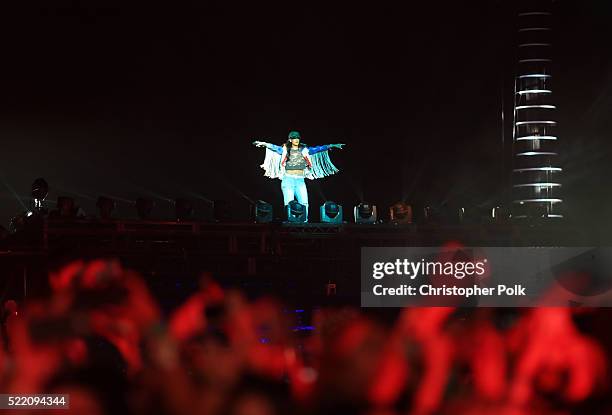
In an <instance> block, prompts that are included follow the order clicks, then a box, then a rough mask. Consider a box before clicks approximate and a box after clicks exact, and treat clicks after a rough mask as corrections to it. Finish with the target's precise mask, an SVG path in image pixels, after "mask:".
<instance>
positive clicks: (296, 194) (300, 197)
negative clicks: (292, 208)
mask: <svg viewBox="0 0 612 415" xmlns="http://www.w3.org/2000/svg"><path fill="white" fill-rule="evenodd" d="M281 190H282V191H283V199H284V202H285V206H287V205H288V204H289V202H291V201H292V200H293V199H297V201H298V202H299V203H300V204H302V205H304V206H306V219H308V191H307V190H306V183H305V182H304V177H301V176H294V175H292V174H285V175H284V176H283V180H282V181H281Z"/></svg>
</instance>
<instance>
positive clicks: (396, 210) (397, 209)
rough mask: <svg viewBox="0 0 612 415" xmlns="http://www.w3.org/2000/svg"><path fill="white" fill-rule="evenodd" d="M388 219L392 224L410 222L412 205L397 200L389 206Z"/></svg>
mask: <svg viewBox="0 0 612 415" xmlns="http://www.w3.org/2000/svg"><path fill="white" fill-rule="evenodd" d="M389 219H390V220H391V223H394V224H408V223H412V206H411V205H409V204H407V203H404V202H397V203H396V204H394V205H393V206H391V207H390V208H389Z"/></svg>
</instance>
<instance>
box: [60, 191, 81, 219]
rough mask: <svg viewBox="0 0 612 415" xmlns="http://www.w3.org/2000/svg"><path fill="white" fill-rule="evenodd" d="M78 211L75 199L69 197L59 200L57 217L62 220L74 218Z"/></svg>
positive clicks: (62, 197) (61, 197)
mask: <svg viewBox="0 0 612 415" xmlns="http://www.w3.org/2000/svg"><path fill="white" fill-rule="evenodd" d="M76 210H77V209H76V206H75V204H74V199H73V198H71V197H67V196H59V197H58V198H57V215H58V216H59V217H60V218H74V217H75V216H76Z"/></svg>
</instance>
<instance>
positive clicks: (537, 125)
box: [512, 6, 563, 220]
mask: <svg viewBox="0 0 612 415" xmlns="http://www.w3.org/2000/svg"><path fill="white" fill-rule="evenodd" d="M518 19H519V21H518V23H519V25H518V39H519V44H518V56H519V58H518V59H519V60H518V71H517V74H516V78H515V88H514V89H515V91H514V92H515V95H514V126H513V127H514V128H513V146H512V147H513V153H514V162H513V173H512V176H513V180H512V182H513V183H512V186H513V192H512V196H513V197H512V198H513V209H512V216H513V218H515V219H545V220H549V219H560V218H563V214H562V213H561V206H562V199H561V196H560V190H561V183H560V180H559V178H560V175H561V172H562V169H561V167H559V165H558V153H557V140H558V136H557V121H556V106H555V105H554V101H553V91H552V74H551V66H552V51H551V49H552V44H551V38H552V22H551V20H552V13H551V12H550V6H548V7H537V8H535V9H534V8H533V6H532V7H531V10H530V11H525V12H522V13H519V15H518Z"/></svg>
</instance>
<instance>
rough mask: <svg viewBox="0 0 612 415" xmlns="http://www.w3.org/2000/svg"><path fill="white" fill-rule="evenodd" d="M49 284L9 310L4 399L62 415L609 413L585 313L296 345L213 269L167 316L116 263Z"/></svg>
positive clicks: (604, 378) (438, 324) (422, 315)
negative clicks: (65, 399) (56, 405)
mask: <svg viewBox="0 0 612 415" xmlns="http://www.w3.org/2000/svg"><path fill="white" fill-rule="evenodd" d="M50 286H51V291H52V294H51V295H50V296H49V297H48V298H45V299H43V300H41V299H39V300H36V301H31V302H28V303H27V304H25V305H20V306H19V307H18V306H17V304H16V303H15V302H14V301H5V302H4V304H3V317H2V323H3V324H2V337H1V338H2V347H1V348H0V392H1V393H6V394H17V393H30V394H32V393H49V394H59V393H61V394H68V395H69V396H70V411H69V412H70V413H77V414H89V415H98V414H121V413H128V414H160V415H162V414H177V415H191V414H210V415H284V414H294V415H300V414H340V415H344V414H364V415H400V414H402V415H403V414H423V415H424V414H473V415H480V414H483V415H484V414H491V413H495V414H497V415H523V414H525V415H526V414H555V415H559V414H574V413H575V414H585V413H612V412H606V411H612V409H611V408H610V406H608V405H609V399H610V398H609V397H608V394H609V393H608V392H609V389H608V386H609V385H608V381H609V379H608V358H607V355H606V351H605V347H604V346H603V345H602V343H601V342H599V341H597V340H595V337H593V336H591V335H590V334H588V331H585V330H583V329H581V328H579V327H580V325H579V324H577V323H576V321H577V320H579V319H580V318H584V316H585V315H586V317H587V320H588V313H592V312H593V311H589V310H585V311H581V312H577V311H576V310H575V309H568V308H537V309H536V308H534V309H524V310H512V311H500V310H495V309H473V310H471V311H469V313H465V312H464V311H463V310H459V309H454V308H443V307H438V308H435V307H432V308H406V309H403V310H401V311H400V312H399V313H398V315H397V317H396V318H395V319H394V320H393V321H383V319H381V318H380V317H374V316H371V315H369V314H367V313H364V312H362V311H360V310H359V309H354V308H346V307H336V308H329V309H325V308H323V309H319V310H317V311H316V312H314V313H313V316H312V326H313V327H314V329H313V330H312V332H311V333H310V334H308V335H304V334H303V333H302V332H301V331H298V330H296V329H295V322H294V321H292V319H293V318H294V315H293V314H291V313H287V312H286V311H285V308H284V306H283V305H282V304H280V303H279V302H278V301H277V300H275V299H271V298H260V299H257V300H248V299H247V297H246V296H245V295H244V294H243V293H241V292H240V291H238V290H232V289H229V290H224V289H222V288H221V287H220V286H219V285H218V284H217V283H215V282H214V281H213V280H212V279H211V278H210V277H209V276H206V275H205V276H203V277H202V280H201V283H200V288H199V290H198V291H197V292H196V293H194V294H193V295H192V296H191V297H190V298H188V299H187V300H186V301H184V302H183V303H182V304H181V305H180V306H179V307H177V308H176V309H175V310H174V311H173V312H172V313H171V314H170V315H164V313H162V311H161V310H160V307H159V305H158V303H157V301H156V300H155V299H154V298H153V296H152V295H151V293H150V292H149V290H148V288H147V285H146V283H145V281H144V280H143V279H142V277H140V276H139V275H138V274H136V273H133V272H131V271H127V270H124V269H123V268H122V267H121V266H120V265H119V263H118V262H114V261H93V262H88V263H84V262H75V263H72V264H70V265H68V266H66V267H64V268H63V269H62V270H61V271H59V272H57V273H55V274H53V275H51V276H50ZM53 412H54V411H53V410H47V411H45V413H53ZM15 413H19V414H24V413H27V410H19V411H15ZM37 413H38V412H37ZM57 413H67V412H66V411H65V410H59V409H58V410H57Z"/></svg>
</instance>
